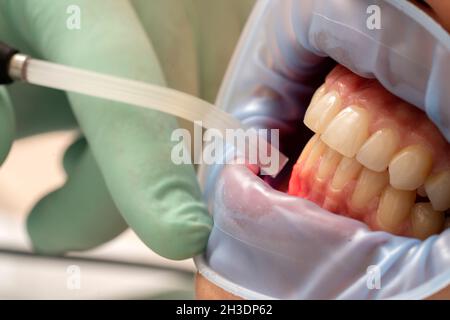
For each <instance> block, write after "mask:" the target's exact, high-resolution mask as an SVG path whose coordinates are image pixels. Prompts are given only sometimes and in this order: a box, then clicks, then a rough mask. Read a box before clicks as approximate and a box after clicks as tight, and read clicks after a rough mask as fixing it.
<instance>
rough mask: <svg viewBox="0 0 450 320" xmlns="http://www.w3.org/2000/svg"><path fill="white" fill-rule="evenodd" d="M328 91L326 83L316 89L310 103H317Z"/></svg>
mask: <svg viewBox="0 0 450 320" xmlns="http://www.w3.org/2000/svg"><path fill="white" fill-rule="evenodd" d="M326 91H327V89H326V86H325V83H324V84H322V85H321V86H320V87H319V88H318V89H317V90H316V92H314V94H313V96H312V98H311V102H310V103H309V104H310V105H313V104H315V103H316V102H317V101H318V100H319V99H320V98H322V97H323V95H324V94H325V93H326Z"/></svg>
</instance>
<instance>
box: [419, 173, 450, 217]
mask: <svg viewBox="0 0 450 320" xmlns="http://www.w3.org/2000/svg"><path fill="white" fill-rule="evenodd" d="M425 190H426V192H427V195H428V199H430V201H431V204H432V205H433V208H434V210H439V211H444V210H447V209H448V208H450V170H446V171H443V172H440V173H436V174H432V175H431V176H429V177H428V179H427V180H426V181H425Z"/></svg>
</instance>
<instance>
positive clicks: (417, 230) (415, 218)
mask: <svg viewBox="0 0 450 320" xmlns="http://www.w3.org/2000/svg"><path fill="white" fill-rule="evenodd" d="M444 223H445V217H444V213H443V212H440V211H435V210H433V207H432V206H431V204H430V203H416V204H415V205H414V207H413V208H412V211H411V229H412V235H413V237H415V238H419V239H422V240H425V239H426V238H428V237H429V236H431V235H433V234H436V233H439V232H441V231H442V229H443V228H444Z"/></svg>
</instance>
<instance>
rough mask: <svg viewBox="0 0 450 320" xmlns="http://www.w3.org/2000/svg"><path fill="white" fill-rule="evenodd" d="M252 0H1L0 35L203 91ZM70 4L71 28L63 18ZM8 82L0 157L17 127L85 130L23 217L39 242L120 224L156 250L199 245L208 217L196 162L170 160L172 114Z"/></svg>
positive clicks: (102, 232)
mask: <svg viewBox="0 0 450 320" xmlns="http://www.w3.org/2000/svg"><path fill="white" fill-rule="evenodd" d="M251 2H252V1H247V2H245V3H243V2H242V1H240V0H239V1H228V0H226V1H221V2H217V1H216V2H214V5H212V4H210V3H209V1H202V0H200V1H195V2H194V3H189V4H187V3H186V2H184V1H177V0H173V1H166V0H164V1H143V0H136V1H125V0H119V1H113V2H109V1H89V0H79V1H74V0H70V1H65V0H63V1H56V2H55V1H52V0H43V1H32V0H31V1H27V0H25V1H12V0H11V1H8V0H5V1H1V2H0V39H1V40H2V41H4V42H6V43H8V44H10V45H11V46H14V47H16V48H17V49H19V50H21V51H22V52H23V53H28V54H30V55H32V56H33V57H36V58H42V59H45V60H49V61H54V62H57V63H61V64H66V65H71V66H76V67H80V68H84V69H88V70H93V71H97V72H103V73H105V74H111V75H116V76H121V77H125V78H131V79H135V80H140V81H145V82H149V83H153V84H158V85H163V86H164V85H168V86H171V87H173V88H175V89H179V90H182V91H185V92H188V93H191V94H195V95H199V96H200V97H203V98H205V99H208V100H212V99H214V96H215V93H216V91H217V88H218V85H219V84H220V81H221V77H222V74H223V71H224V68H225V66H226V64H227V60H228V58H229V56H230V54H231V52H232V50H233V47H234V45H235V42H236V40H237V37H238V35H239V32H240V29H241V26H242V22H243V21H244V20H245V18H246V13H247V12H248V11H249V9H250V7H251ZM73 5H77V6H78V7H79V9H80V14H81V15H80V18H81V19H80V22H81V24H80V29H79V30H77V29H75V30H72V29H70V28H68V27H67V24H66V22H67V19H68V18H69V17H70V15H71V14H72V13H70V12H67V9H68V8H69V6H73ZM8 93H9V96H10V97H8ZM8 93H7V92H6V90H5V88H0V161H2V160H3V159H4V158H5V156H6V154H7V151H8V149H9V146H10V145H11V142H12V140H13V138H14V137H16V136H23V135H27V134H32V133H36V132H41V131H44V130H51V129H60V128H67V127H70V126H75V125H76V124H78V125H79V126H80V129H81V132H82V134H83V135H84V137H85V138H82V139H80V140H78V141H77V142H75V143H74V144H73V145H72V146H71V147H70V148H69V149H68V151H67V152H66V154H65V156H64V168H65V170H66V172H67V174H68V180H67V183H66V184H65V185H64V186H63V187H62V188H61V189H59V190H56V191H54V192H52V193H51V194H49V195H47V196H46V197H45V198H43V199H42V200H41V201H40V202H39V203H38V204H37V205H36V206H35V207H34V208H33V210H32V212H31V215H30V216H29V218H28V222H27V227H28V231H29V234H30V238H31V241H32V244H33V246H34V248H35V249H36V250H37V251H39V252H45V253H52V254H59V253H63V252H65V251H69V250H84V249H89V248H92V247H94V246H97V245H99V244H101V243H103V242H105V241H108V240H110V239H112V238H114V237H115V236H117V235H118V234H119V233H121V232H122V231H123V230H125V228H127V227H128V226H130V227H131V228H132V229H133V230H134V231H135V232H136V233H137V235H138V236H139V237H140V238H141V239H142V241H143V242H144V243H145V244H146V245H148V246H149V247H150V248H152V249H153V250H154V251H155V252H157V253H159V254H161V255H163V256H165V257H169V258H173V259H183V258H187V257H191V256H193V255H195V254H197V253H199V252H201V251H202V250H203V249H204V247H205V245H206V241H207V239H208V235H209V232H210V229H211V224H212V220H211V218H210V216H209V215H208V212H207V209H206V207H205V205H204V204H203V203H202V202H201V197H200V191H199V188H198V186H197V182H196V176H195V172H194V170H193V167H192V166H190V165H174V164H173V163H172V162H171V161H170V153H171V147H172V145H173V144H172V142H170V135H171V133H172V131H173V130H174V129H175V128H177V126H178V125H177V121H176V119H174V118H172V117H170V116H167V115H165V114H162V113H158V112H153V111H149V110H142V109H140V108H136V107H133V106H130V105H125V104H121V103H114V102H110V101H105V100H101V99H96V98H92V97H87V96H82V95H79V94H74V93H67V95H66V94H64V93H62V92H58V91H55V90H49V89H43V88H37V87H32V86H30V85H26V84H14V85H13V86H11V87H9V88H8ZM13 110H14V112H15V116H16V123H17V133H15V129H14V118H13V113H14V112H13ZM72 111H73V114H72ZM75 119H76V120H75ZM30 161H32V159H30Z"/></svg>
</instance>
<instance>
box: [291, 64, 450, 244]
mask: <svg viewBox="0 0 450 320" xmlns="http://www.w3.org/2000/svg"><path fill="white" fill-rule="evenodd" d="M304 122H305V124H306V126H307V127H309V128H310V129H311V130H312V131H313V132H314V133H315V135H314V137H313V138H312V139H311V140H310V141H309V142H308V144H307V145H306V146H305V148H304V149H303V151H302V154H301V155H300V157H299V159H298V161H297V163H296V164H295V166H294V168H293V171H292V175H291V179H290V182H289V190H288V192H289V194H291V195H295V196H299V197H303V198H306V199H309V200H311V201H313V202H315V203H317V204H318V205H320V206H322V207H323V208H325V209H327V210H329V211H331V212H334V213H338V214H342V215H346V216H349V217H352V218H355V219H358V220H361V221H364V222H365V223H366V224H368V225H369V227H371V228H372V229H373V230H384V231H389V232H392V233H394V234H398V235H405V236H413V237H417V238H421V239H425V238H427V237H428V236H430V235H432V234H436V233H439V232H441V231H442V230H443V228H444V227H445V223H446V221H445V215H446V211H447V210H448V209H449V208H450V147H449V144H448V143H447V141H446V140H445V139H444V137H443V136H442V135H441V134H440V132H439V131H438V129H437V128H436V127H435V126H434V125H433V124H432V123H431V121H430V120H429V119H428V118H427V117H426V115H425V114H424V113H423V112H422V111H420V110H418V109H417V108H416V107H414V106H412V105H409V104H407V103H405V102H404V101H402V100H400V99H399V98H397V97H395V96H394V95H392V94H390V93H389V92H388V91H387V90H385V89H384V88H383V87H382V86H381V85H380V84H379V83H378V82H377V81H376V80H369V79H364V78H361V77H359V76H357V75H355V74H353V73H351V72H350V71H349V70H347V69H345V68H343V67H341V66H338V67H336V68H335V69H334V70H333V71H332V72H331V73H330V74H329V76H328V77H327V80H326V83H325V84H324V85H323V86H322V87H320V88H319V89H318V90H317V92H316V94H315V95H314V97H313V99H312V101H311V105H310V107H309V108H308V110H307V112H306V115H305V120H304Z"/></svg>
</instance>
